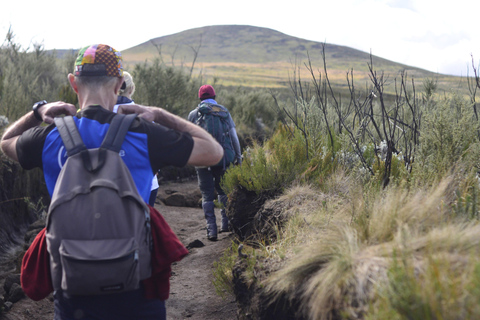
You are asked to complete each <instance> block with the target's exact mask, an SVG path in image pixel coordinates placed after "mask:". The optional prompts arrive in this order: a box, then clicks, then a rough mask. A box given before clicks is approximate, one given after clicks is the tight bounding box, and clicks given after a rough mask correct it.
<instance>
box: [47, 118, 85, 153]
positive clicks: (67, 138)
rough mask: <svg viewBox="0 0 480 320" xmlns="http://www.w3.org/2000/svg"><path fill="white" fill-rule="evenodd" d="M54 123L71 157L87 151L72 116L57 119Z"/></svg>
mask: <svg viewBox="0 0 480 320" xmlns="http://www.w3.org/2000/svg"><path fill="white" fill-rule="evenodd" d="M54 121H55V125H56V126H57V130H58V133H59V134H60V137H61V138H62V141H63V144H64V145H65V148H66V150H67V155H68V156H69V157H70V156H73V155H74V154H77V153H79V152H81V151H83V150H86V149H87V147H85V144H84V143H83V140H82V137H81V136H80V133H79V132H78V128H77V125H76V124H75V121H74V120H73V117H72V116H66V117H63V118H61V117H57V118H55V119H54Z"/></svg>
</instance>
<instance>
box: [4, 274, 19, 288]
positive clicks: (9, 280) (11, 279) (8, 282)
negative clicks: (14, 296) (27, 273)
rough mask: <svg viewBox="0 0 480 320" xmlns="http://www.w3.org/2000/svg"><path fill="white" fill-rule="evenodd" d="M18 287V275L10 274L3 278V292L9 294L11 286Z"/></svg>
mask: <svg viewBox="0 0 480 320" xmlns="http://www.w3.org/2000/svg"><path fill="white" fill-rule="evenodd" d="M15 283H16V284H18V285H20V274H19V273H11V274H9V275H8V276H7V277H6V278H5V283H4V284H3V290H5V292H7V293H9V292H10V290H11V288H12V286H13V284H15Z"/></svg>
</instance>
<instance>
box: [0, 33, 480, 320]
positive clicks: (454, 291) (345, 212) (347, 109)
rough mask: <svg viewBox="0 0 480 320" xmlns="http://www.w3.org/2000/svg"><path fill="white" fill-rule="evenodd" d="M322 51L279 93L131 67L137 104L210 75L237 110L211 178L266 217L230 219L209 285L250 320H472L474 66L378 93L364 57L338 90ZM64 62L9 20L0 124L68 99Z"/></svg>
mask: <svg viewBox="0 0 480 320" xmlns="http://www.w3.org/2000/svg"><path fill="white" fill-rule="evenodd" d="M318 50H320V53H321V54H322V56H323V57H324V66H325V67H324V68H320V69H317V68H314V67H312V66H311V64H309V61H308V59H307V60H306V61H305V64H304V67H302V74H306V75H308V76H307V79H305V78H304V79H301V78H300V77H299V76H294V77H292V78H291V80H290V82H289V83H288V87H287V88H286V89H284V90H281V91H272V90H265V89H256V88H253V89H252V88H243V87H231V86H222V83H221V81H220V80H219V79H210V78H208V79H207V78H202V76H201V75H193V74H192V73H191V72H189V71H190V68H188V67H175V66H171V65H170V66H168V65H166V64H165V63H164V62H163V60H162V59H161V57H157V58H154V59H152V60H149V61H146V62H140V63H136V64H135V65H133V66H130V67H129V69H128V71H130V72H131V73H132V74H133V77H134V79H136V85H137V90H136V93H135V96H134V99H135V101H136V102H137V103H139V104H145V105H155V106H161V107H164V108H166V109H167V110H169V111H171V112H174V113H176V114H178V115H181V116H184V117H186V115H187V114H188V112H189V111H190V110H191V109H192V108H193V107H194V106H195V104H196V101H197V98H196V92H197V90H198V87H199V86H200V85H201V84H203V83H204V82H206V81H208V82H209V83H211V84H212V85H214V86H216V88H218V90H217V95H218V98H219V101H221V103H222V104H225V105H226V106H228V108H229V109H230V111H231V113H232V117H233V118H234V119H235V122H236V123H237V131H238V132H239V135H240V137H241V140H242V146H243V147H244V153H243V154H244V162H243V164H242V165H241V166H235V167H232V168H230V169H229V170H228V172H227V174H226V176H225V179H224V181H223V186H224V187H225V189H226V190H227V191H228V193H229V196H230V197H231V199H232V201H235V198H236V195H238V193H241V192H248V193H249V194H250V195H251V199H252V200H253V201H256V202H257V203H261V205H262V212H263V214H262V215H260V216H258V215H257V216H255V217H254V216H252V219H251V221H249V222H248V223H249V224H250V225H251V226H258V225H259V224H258V223H256V222H255V221H254V220H255V218H259V217H261V218H262V219H263V223H262V224H261V225H262V228H261V229H260V228H256V229H255V228H254V229H255V230H253V231H252V232H250V233H249V234H248V236H247V237H245V236H244V234H241V232H240V231H241V230H240V231H239V228H236V229H235V228H234V230H235V232H236V234H237V236H238V238H237V241H235V242H234V243H232V247H231V249H230V250H227V251H226V252H225V253H224V255H223V257H222V258H221V259H220V260H219V261H218V262H217V263H216V264H215V267H216V269H215V272H214V283H215V286H216V288H217V291H218V293H219V294H222V293H223V292H225V291H226V290H227V291H230V292H234V293H235V294H236V295H237V299H238V301H239V304H240V305H239V308H240V312H239V315H240V317H244V318H253V319H478V318H480V305H479V303H478V301H480V289H479V288H480V258H479V257H480V255H479V253H480V223H479V208H480V206H479V201H480V200H479V199H480V195H479V190H480V186H479V170H480V160H479V159H480V126H479V119H478V113H477V100H478V98H477V97H476V93H477V90H478V89H479V88H480V80H479V76H478V75H477V74H475V77H472V78H467V79H466V81H465V86H466V87H465V88H463V91H462V92H469V95H467V96H466V95H465V94H463V93H462V94H459V93H458V92H456V91H454V90H452V91H448V92H445V91H442V92H441V93H439V92H438V91H437V89H438V83H437V82H436V80H435V78H427V79H423V80H422V81H421V82H420V83H418V82H415V80H414V79H411V78H410V77H409V74H408V73H407V72H401V73H399V74H398V75H397V77H395V79H391V78H390V79H389V80H388V83H389V85H393V88H394V90H393V92H394V94H386V93H385V86H386V82H387V78H386V77H385V74H384V73H383V72H382V70H380V69H377V68H376V66H375V64H374V60H373V59H372V60H370V62H369V63H368V64H367V69H368V74H369V79H370V81H369V82H368V83H367V84H365V83H363V82H362V83H361V84H360V85H357V82H356V78H355V76H354V70H353V69H352V70H345V71H346V74H347V77H346V80H345V84H344V86H343V89H342V90H343V91H342V93H341V94H339V93H338V92H340V90H337V88H336V87H335V86H334V85H332V82H331V81H330V78H329V70H328V68H327V67H326V65H327V63H326V62H327V60H326V58H325V57H326V56H327V55H326V52H325V46H322V47H320V48H318ZM72 65H73V56H68V55H66V56H65V57H63V58H61V59H59V58H58V57H57V56H56V55H55V54H51V53H48V52H46V51H45V50H43V48H42V46H41V45H35V46H33V48H31V49H30V50H26V49H24V48H21V47H20V46H19V45H17V44H16V43H15V41H14V35H13V33H11V32H9V34H8V35H7V38H6V40H5V43H4V45H3V46H2V47H1V48H0V120H1V124H0V130H1V129H2V128H4V127H5V126H6V125H7V124H8V122H12V121H15V120H16V119H18V118H19V117H20V116H22V115H23V114H25V113H26V112H28V111H29V110H30V106H31V105H32V103H33V102H35V101H38V100H42V99H46V100H48V101H54V100H64V101H68V102H71V103H76V102H77V101H76V97H75V95H74V94H73V92H72V91H71V89H70V88H69V87H68V83H67V81H66V79H67V77H66V76H67V74H68V72H71V70H70V69H71V66H72ZM298 70H299V69H298ZM294 74H295V73H294ZM297 75H298V73H297ZM345 88H347V91H346V92H347V93H348V95H345ZM32 179H33V178H32ZM36 179H39V178H38V175H37V177H36ZM31 183H35V182H31ZM38 183H39V182H38ZM39 184H40V183H39ZM30 196H31V199H34V195H30ZM27 201H28V198H27ZM0 205H1V204H0ZM45 205H47V204H45ZM228 214H229V215H231V216H232V218H234V215H235V213H234V212H229V213H228ZM233 220H234V219H233ZM241 288H243V289H245V290H243V291H242V290H241ZM240 295H241V296H240Z"/></svg>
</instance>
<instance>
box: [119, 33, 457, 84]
mask: <svg viewBox="0 0 480 320" xmlns="http://www.w3.org/2000/svg"><path fill="white" fill-rule="evenodd" d="M322 47H323V43H319V42H315V41H309V40H304V39H300V38H296V37H292V36H289V35H286V34H283V33H281V32H278V31H275V30H272V29H267V28H260V27H253V26H245V25H224V26H206V27H202V28H196V29H190V30H186V31H183V32H180V33H176V34H173V35H168V36H164V37H159V38H155V39H151V40H150V41H147V42H145V43H142V44H139V45H137V46H135V47H132V48H129V49H127V50H124V51H122V54H123V57H124V60H125V63H126V65H127V68H128V67H129V66H130V67H131V66H132V65H133V64H135V63H141V62H144V61H146V60H148V61H152V60H153V59H155V58H156V57H157V58H158V57H161V59H162V60H163V61H164V62H165V63H167V64H174V65H176V66H184V67H185V68H187V69H188V70H189V69H190V67H191V66H192V62H193V61H194V57H195V55H194V52H197V53H198V55H197V57H196V60H195V64H194V74H200V73H201V74H202V75H206V76H207V77H217V78H218V81H219V83H221V84H224V85H242V86H261V87H280V86H285V85H286V84H287V83H288V80H289V77H290V78H291V75H292V74H293V72H294V70H295V69H296V68H295V66H297V67H300V70H301V75H302V79H305V80H309V79H310V78H311V77H310V76H309V74H308V70H307V69H306V68H305V66H304V64H305V63H306V62H308V56H309V57H310V61H311V62H312V65H313V67H314V68H313V69H314V70H319V69H322V70H323V60H322ZM325 55H326V63H327V70H328V75H329V78H330V80H332V81H333V82H336V83H338V84H340V83H342V82H343V84H344V85H345V84H346V81H345V77H346V73H347V71H349V70H351V69H352V68H353V69H354V74H355V80H357V79H359V80H362V81H364V80H368V63H369V62H370V55H369V54H368V53H365V52H362V51H359V50H356V49H352V48H349V47H345V46H339V45H334V44H325ZM373 64H374V68H375V69H376V70H377V71H378V72H385V73H386V74H388V75H389V76H390V77H392V78H393V77H396V76H398V73H399V72H400V71H402V70H407V72H408V75H409V76H412V77H415V78H418V79H423V78H439V82H440V83H439V84H440V85H441V84H442V83H443V82H444V81H446V82H445V83H449V82H450V81H452V80H454V79H455V78H457V79H458V77H452V76H443V75H438V74H435V73H433V72H429V71H426V70H423V69H420V68H414V67H409V66H406V65H403V64H399V63H396V62H393V61H389V60H386V59H382V58H380V57H376V56H373ZM316 73H318V72H317V71H316ZM297 75H298V73H297Z"/></svg>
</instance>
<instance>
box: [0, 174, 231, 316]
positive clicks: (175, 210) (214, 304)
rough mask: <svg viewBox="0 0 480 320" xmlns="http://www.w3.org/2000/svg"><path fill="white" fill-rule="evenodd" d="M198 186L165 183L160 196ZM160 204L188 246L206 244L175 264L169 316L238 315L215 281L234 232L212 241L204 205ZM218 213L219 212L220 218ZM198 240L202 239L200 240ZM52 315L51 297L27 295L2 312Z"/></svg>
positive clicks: (172, 225)
mask: <svg viewBox="0 0 480 320" xmlns="http://www.w3.org/2000/svg"><path fill="white" fill-rule="evenodd" d="M197 189H198V186H197V182H196V181H190V182H184V183H170V184H163V185H161V186H160V189H159V194H158V199H163V198H165V197H166V196H167V195H168V194H171V193H172V191H176V193H183V194H189V193H194V191H197ZM156 208H157V209H158V210H159V211H160V212H161V213H162V215H163V216H164V217H165V219H166V220H167V222H168V223H169V225H170V226H171V228H172V229H173V231H174V232H175V233H176V234H177V235H178V237H179V238H180V240H181V241H182V242H183V244H184V245H185V246H187V247H189V244H191V243H193V242H194V241H196V240H199V241H200V242H202V243H203V244H204V246H201V247H193V248H189V251H190V253H189V254H188V255H187V256H186V257H185V258H184V259H183V260H182V261H180V262H177V263H176V264H174V265H173V267H172V277H171V280H170V285H171V288H170V298H169V299H168V300H167V302H166V307H167V319H169V320H180V319H192V320H203V319H208V320H220V319H221V320H230V319H237V315H236V314H237V311H236V310H237V306H236V302H235V297H234V296H233V295H227V298H226V299H222V298H221V297H219V296H218V295H217V294H216V293H215V287H214V285H213V282H212V280H213V263H214V262H215V261H217V260H218V259H219V258H220V257H221V256H222V254H223V251H224V250H225V249H226V248H227V247H228V246H229V245H230V244H231V242H232V240H233V235H232V234H230V233H221V234H219V238H218V241H215V242H212V241H208V240H207V237H206V228H205V220H204V218H203V210H202V209H201V208H200V207H197V208H192V207H174V206H166V205H164V204H163V203H162V202H161V201H157V204H156ZM218 217H219V213H218V214H217V219H218ZM217 221H219V219H218V220H217ZM196 243H199V242H198V241H196ZM51 319H53V302H52V299H51V297H50V298H46V299H43V300H41V301H38V302H35V301H32V300H30V299H28V298H24V299H22V300H20V301H19V302H17V303H15V304H14V305H13V307H12V309H10V310H9V311H7V312H5V313H4V314H3V315H2V316H0V320H51ZM132 320H135V319H132Z"/></svg>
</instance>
